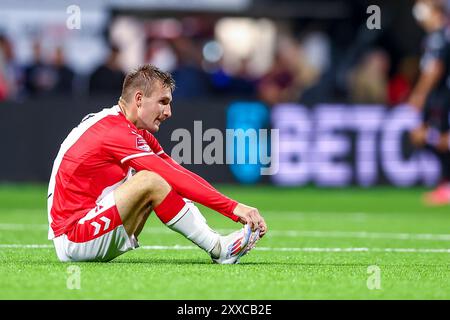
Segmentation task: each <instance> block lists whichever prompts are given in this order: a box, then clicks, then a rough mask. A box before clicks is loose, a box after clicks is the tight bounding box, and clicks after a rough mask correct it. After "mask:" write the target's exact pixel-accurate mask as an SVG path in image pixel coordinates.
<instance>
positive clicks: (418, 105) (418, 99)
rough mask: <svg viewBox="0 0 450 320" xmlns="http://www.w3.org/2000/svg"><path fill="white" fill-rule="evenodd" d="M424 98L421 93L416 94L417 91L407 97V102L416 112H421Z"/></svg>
mask: <svg viewBox="0 0 450 320" xmlns="http://www.w3.org/2000/svg"><path fill="white" fill-rule="evenodd" d="M425 98H426V97H425V96H424V95H422V94H418V93H416V94H414V93H413V94H412V95H411V96H410V97H409V100H408V104H409V105H410V106H411V107H412V108H413V109H414V110H416V111H417V112H421V111H422V109H423V106H424V105H425Z"/></svg>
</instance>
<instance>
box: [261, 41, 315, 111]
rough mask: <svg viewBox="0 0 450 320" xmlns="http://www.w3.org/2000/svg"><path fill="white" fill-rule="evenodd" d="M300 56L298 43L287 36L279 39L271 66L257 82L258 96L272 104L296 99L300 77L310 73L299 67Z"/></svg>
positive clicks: (299, 87) (299, 92) (300, 65)
mask: <svg viewBox="0 0 450 320" xmlns="http://www.w3.org/2000/svg"><path fill="white" fill-rule="evenodd" d="M300 57H301V53H300V47H299V45H298V43H296V42H295V41H294V40H293V39H290V38H288V37H285V38H282V39H280V41H279V43H278V45H277V48H276V52H275V57H274V62H273V65H272V67H271V68H270V69H269V71H268V72H267V73H266V74H265V75H264V76H263V77H261V79H260V81H259V83H258V88H257V90H258V96H259V98H260V99H261V100H262V101H263V102H264V103H266V104H267V105H269V106H273V105H275V104H277V103H281V102H294V101H298V99H299V98H300V94H301V91H302V88H303V82H302V79H303V78H307V77H308V76H307V75H309V74H310V73H309V72H306V71H303V70H302V69H301V68H302V64H301V59H300ZM305 67H307V66H305ZM301 76H303V78H302V77H301Z"/></svg>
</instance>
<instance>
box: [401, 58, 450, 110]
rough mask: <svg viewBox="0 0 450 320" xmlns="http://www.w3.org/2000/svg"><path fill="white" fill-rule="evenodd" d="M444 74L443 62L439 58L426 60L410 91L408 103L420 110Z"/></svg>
mask: <svg viewBox="0 0 450 320" xmlns="http://www.w3.org/2000/svg"><path fill="white" fill-rule="evenodd" d="M443 74H444V62H443V61H441V60H440V59H432V60H431V61H428V62H427V63H426V65H425V66H424V68H423V69H422V72H421V74H420V77H419V80H418V82H417V84H416V86H415V87H414V89H413V92H412V93H411V96H410V98H409V104H410V105H411V106H413V107H414V108H415V109H417V110H419V111H420V110H422V109H423V107H424V105H425V101H426V99H427V97H428V95H429V94H430V92H431V91H432V90H433V89H434V87H435V86H436V84H437V83H438V82H439V80H440V79H441V78H442V76H443Z"/></svg>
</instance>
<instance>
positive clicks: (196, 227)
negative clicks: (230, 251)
mask: <svg viewBox="0 0 450 320" xmlns="http://www.w3.org/2000/svg"><path fill="white" fill-rule="evenodd" d="M166 226H168V227H169V228H170V229H172V230H174V231H176V232H178V233H181V234H182V235H184V236H185V237H186V238H188V239H189V240H191V241H192V242H193V243H195V244H196V245H197V246H199V247H200V248H202V249H203V250H205V251H206V252H208V253H209V252H211V251H212V250H213V249H214V247H215V245H216V244H217V243H218V240H219V236H220V235H219V234H218V233H217V232H215V231H214V230H212V229H211V228H210V227H209V226H208V224H207V223H206V219H205V217H204V216H203V215H202V214H201V213H200V210H198V208H197V206H196V205H195V204H194V203H193V202H192V201H190V200H186V205H185V206H184V207H183V209H181V211H180V212H179V213H178V214H177V215H176V216H175V217H173V219H172V220H170V221H169V222H167V223H166Z"/></svg>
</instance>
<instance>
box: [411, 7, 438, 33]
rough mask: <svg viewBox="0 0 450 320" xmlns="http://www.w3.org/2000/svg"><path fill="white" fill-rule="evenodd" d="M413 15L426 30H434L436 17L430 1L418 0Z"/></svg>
mask: <svg viewBox="0 0 450 320" xmlns="http://www.w3.org/2000/svg"><path fill="white" fill-rule="evenodd" d="M413 15H414V18H415V19H416V20H417V22H418V23H419V24H420V26H421V27H422V28H423V29H425V31H427V32H430V31H433V30H432V29H433V23H434V21H435V19H436V18H435V12H434V10H433V7H432V6H431V5H430V4H429V3H427V2H426V1H420V0H419V1H417V2H416V4H415V5H414V7H413Z"/></svg>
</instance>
